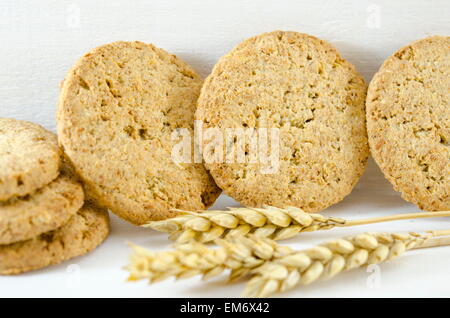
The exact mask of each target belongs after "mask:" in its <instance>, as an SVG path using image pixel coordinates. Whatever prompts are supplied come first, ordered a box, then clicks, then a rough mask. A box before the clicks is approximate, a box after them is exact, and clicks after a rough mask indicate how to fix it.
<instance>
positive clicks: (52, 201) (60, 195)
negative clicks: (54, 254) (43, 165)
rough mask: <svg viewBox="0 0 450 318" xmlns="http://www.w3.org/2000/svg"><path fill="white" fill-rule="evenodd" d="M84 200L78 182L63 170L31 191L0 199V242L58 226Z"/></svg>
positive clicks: (29, 237)
mask: <svg viewBox="0 0 450 318" xmlns="http://www.w3.org/2000/svg"><path fill="white" fill-rule="evenodd" d="M83 202H84V195H83V188H82V187H81V184H79V183H78V182H77V181H76V180H75V179H74V178H73V177H71V176H68V175H66V173H65V172H62V173H61V174H60V176H59V177H58V178H56V180H54V181H52V182H51V183H50V184H49V185H48V186H46V187H44V188H41V189H39V190H37V191H36V192H34V193H32V194H29V195H27V196H25V197H20V198H13V199H10V200H8V201H5V202H0V244H10V243H14V242H18V241H24V240H28V239H31V238H33V237H35V236H37V235H39V234H41V233H44V232H48V231H52V230H54V229H56V228H59V227H60V226H62V225H63V224H65V223H66V222H67V221H68V220H69V219H70V218H71V217H72V216H73V215H75V213H77V211H78V210H79V209H80V208H81V207H82V206H83Z"/></svg>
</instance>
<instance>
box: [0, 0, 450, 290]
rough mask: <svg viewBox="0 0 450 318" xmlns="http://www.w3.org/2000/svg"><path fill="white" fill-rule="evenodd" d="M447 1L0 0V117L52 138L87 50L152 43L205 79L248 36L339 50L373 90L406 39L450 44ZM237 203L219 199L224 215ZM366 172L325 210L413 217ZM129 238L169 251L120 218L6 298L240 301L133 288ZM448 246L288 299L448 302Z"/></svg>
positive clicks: (435, 223) (3, 286) (399, 225)
mask: <svg viewBox="0 0 450 318" xmlns="http://www.w3.org/2000/svg"><path fill="white" fill-rule="evenodd" d="M449 10H450V2H449V1H448V0H436V1H419V0H417V1H407V0H403V1H392V0H386V1H375V0H373V1H361V0H353V1H318V0H315V1H280V0H278V1H277V0H265V1H248V0H235V1H234V0H227V1H224V0H222V1H206V0H205V1H202V0H193V1H183V0H176V1H168V0H154V1H144V0H139V1H137V0H126V1H121V0H105V1H92V0H80V1H76V0H73V1H62V0H41V1H33V0H28V1H25V0H2V1H0V43H1V49H0V117H14V118H18V119H26V120H31V121H34V122H37V123H40V124H42V125H44V126H45V127H47V128H49V129H52V130H54V128H55V119H54V117H55V116H54V113H55V104H56V101H57V97H58V85H59V83H60V81H61V80H62V79H63V78H64V75H65V73H66V72H67V70H68V68H69V67H70V66H71V65H72V64H73V63H74V62H75V61H76V60H77V58H78V57H80V56H81V55H82V54H83V53H85V52H86V51H88V50H89V49H91V48H93V47H95V46H98V45H100V44H104V43H108V42H112V41H116V40H141V41H144V42H152V43H154V44H155V45H157V46H159V47H162V48H164V49H166V50H168V51H170V52H172V53H174V54H177V55H178V56H180V57H181V58H183V59H184V60H186V61H187V62H189V63H190V64H192V65H193V66H194V68H195V69H197V70H198V71H199V72H200V73H201V74H202V75H203V76H206V75H207V74H208V73H209V71H210V70H211V68H212V66H213V65H214V63H215V62H216V61H217V59H218V58H219V57H220V56H222V55H223V54H225V53H226V52H228V51H229V50H230V49H231V48H232V47H233V46H234V45H236V44H237V43H239V42H240V41H242V40H243V39H245V38H247V37H249V36H252V35H256V34H259V33H262V32H266V31H272V30H275V29H281V30H295V31H299V32H305V33H309V34H312V35H315V36H317V37H320V38H322V39H325V40H328V41H330V42H331V43H333V44H334V45H335V46H336V47H337V48H338V50H340V51H341V53H342V54H343V55H344V57H346V58H347V59H348V60H350V61H351V62H352V63H354V64H355V65H356V66H357V68H358V70H359V71H360V72H361V73H362V74H364V76H365V78H366V80H367V81H370V78H371V77H372V75H373V73H374V72H375V71H376V70H377V68H378V67H379V65H380V64H381V63H382V61H383V60H384V59H385V58H386V57H387V56H389V55H390V54H391V53H392V52H394V51H395V50H396V49H398V48H400V47H401V46H403V45H405V44H407V43H408V42H410V41H412V40H415V39H419V38H422V37H425V36H428V35H432V34H441V35H449V34H450V23H449ZM229 205H236V203H235V202H234V201H233V200H231V199H229V198H227V197H225V196H222V197H221V198H220V199H219V201H218V202H217V204H216V207H225V206H229ZM415 210H416V208H415V207H414V206H412V205H410V204H408V203H405V202H404V201H403V200H402V199H401V198H400V197H399V195H398V194H397V193H395V192H394V191H393V190H392V188H391V186H390V185H389V184H388V183H387V182H386V181H385V180H384V179H383V177H382V175H381V173H380V172H379V170H378V168H377V167H376V166H375V165H374V164H373V162H371V163H370V166H369V169H368V171H367V172H366V174H365V175H364V177H363V179H362V181H361V182H360V183H359V184H358V186H357V188H356V189H355V191H354V192H353V193H352V194H351V195H350V196H349V197H348V198H346V199H345V200H344V201H343V202H341V203H340V204H338V205H336V206H334V207H332V208H330V209H329V210H327V211H326V212H325V213H327V214H329V215H336V216H340V217H348V218H357V217H370V216H379V215H389V214H392V213H395V212H407V211H415ZM444 228H450V223H449V222H448V220H445V219H440V220H420V221H406V222H395V223H390V224H384V225H373V226H366V227H359V228H353V229H345V230H344V229H337V230H335V231H326V232H316V233H308V234H305V235H303V236H301V237H298V238H295V239H291V240H289V241H288V242H287V243H289V244H292V246H294V247H299V248H300V247H306V246H310V245H311V244H315V243H318V242H320V241H323V240H326V239H330V238H333V237H336V236H340V235H347V234H350V233H357V232H359V231H363V230H379V231H395V230H427V229H444ZM126 241H132V242H135V243H139V244H143V245H145V246H148V247H150V248H153V249H163V248H165V247H167V241H166V240H165V235H164V234H159V233H154V232H150V231H148V230H144V229H140V228H136V227H133V226H131V225H128V224H126V223H125V222H123V221H121V220H119V219H117V218H113V230H112V234H111V236H110V238H109V239H108V240H107V242H106V243H105V244H104V245H103V246H102V247H100V248H99V249H98V250H96V251H95V252H94V253H92V254H90V255H88V256H85V257H80V258H77V259H74V260H71V261H69V262H66V263H64V264H61V265H59V266H55V267H51V268H47V269H44V270H41V271H37V272H33V273H29V274H26V275H22V276H19V277H0V297H1V296H3V297H8V296H24V297H27V296H44V297H45V296H63V297H64V296H68V297H79V296H88V297H89V296H113V297H115V296H118V297H119V296H123V297H131V296H134V297H236V296H237V295H239V293H240V291H241V290H242V288H243V284H238V285H226V284H224V283H223V282H222V281H221V280H220V279H219V280H216V281H214V282H211V283H206V284H204V283H201V282H200V281H199V280H198V279H196V278H194V279H190V280H187V281H183V282H178V283H174V282H173V281H167V282H163V283H160V284H159V285H154V286H148V285H147V284H145V283H137V284H130V283H125V282H124V280H125V277H126V272H125V271H123V270H122V269H121V267H122V266H124V265H125V264H126V261H127V255H128V252H129V251H128V248H127V247H126V245H125V242H126ZM449 266H450V248H437V249H431V250H421V251H414V252H411V253H409V254H408V255H405V256H404V257H403V258H401V259H398V260H396V261H394V262H392V263H390V264H386V265H382V266H380V267H379V268H375V269H374V271H373V272H367V271H366V270H364V269H362V270H356V271H353V272H349V273H345V274H343V275H340V276H339V277H338V278H336V279H334V280H333V281H330V282H322V283H318V284H314V285H312V286H309V287H306V288H301V289H297V290H295V291H292V292H289V293H286V294H283V296H288V297H322V296H325V297H338V296H344V297H345V296H356V297H365V296H374V297H383V296H437V297H440V296H450V273H449V271H448V268H449Z"/></svg>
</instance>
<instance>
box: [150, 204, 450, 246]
mask: <svg viewBox="0 0 450 318" xmlns="http://www.w3.org/2000/svg"><path fill="white" fill-rule="evenodd" d="M179 213H180V214H179V216H177V217H174V218H171V219H167V220H163V221H154V222H150V223H148V224H146V225H144V227H149V228H152V229H154V230H158V231H161V232H168V233H170V235H169V237H170V238H171V239H174V240H176V241H177V242H178V243H186V242H189V241H191V240H194V241H198V242H202V243H207V242H211V241H214V240H216V239H218V238H226V237H227V236H228V235H234V234H236V233H238V234H242V235H246V234H253V235H255V236H258V237H267V238H270V239H273V240H282V239H288V238H291V237H294V236H296V235H297V234H298V233H300V232H312V231H319V230H329V229H332V228H334V227H347V226H355V225H363V224H371V223H379V222H386V221H394V220H404V219H413V218H426V217H443V216H450V211H442V212H426V213H424V212H420V213H409V214H397V215H390V216H385V217H378V218H371V219H363V220H351V221H349V220H344V219H341V218H335V217H327V216H323V215H321V214H313V213H306V212H304V211H303V210H301V209H299V208H296V207H287V208H285V209H280V208H275V207H270V206H265V207H264V208H229V210H228V211H206V212H201V213H198V212H189V211H179Z"/></svg>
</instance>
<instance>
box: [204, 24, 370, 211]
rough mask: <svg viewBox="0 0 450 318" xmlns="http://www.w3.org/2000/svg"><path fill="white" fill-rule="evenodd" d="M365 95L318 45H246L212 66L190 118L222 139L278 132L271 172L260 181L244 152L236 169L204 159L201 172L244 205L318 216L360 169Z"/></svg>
mask: <svg viewBox="0 0 450 318" xmlns="http://www.w3.org/2000/svg"><path fill="white" fill-rule="evenodd" d="M365 93H366V85H365V83H364V80H363V78H362V77H361V76H360V75H359V74H358V73H357V71H356V70H355V68H354V67H353V65H351V64H350V63H349V62H347V61H346V60H344V59H343V58H342V57H341V56H340V54H339V53H338V52H337V51H336V49H335V48H334V47H332V46H331V45H330V44H328V43H327V42H325V41H322V40H320V39H317V38H315V37H312V36H309V35H306V34H301V33H297V32H282V31H275V32H271V33H265V34H262V35H259V36H255V37H252V38H250V39H248V40H246V41H244V42H242V43H241V44H239V45H238V46H236V47H235V48H234V49H233V50H232V51H231V52H230V53H228V54H227V55H225V56H224V57H222V58H221V59H220V60H219V62H218V63H217V64H216V66H215V67H214V69H213V71H212V73H211V75H209V76H208V78H207V79H206V80H205V84H204V86H203V88H202V91H201V95H200V98H199V101H198V104H199V105H198V109H197V112H196V118H197V119H199V120H201V121H203V125H204V128H205V129H207V128H219V129H221V131H222V132H224V134H226V129H227V128H233V129H237V128H238V129H252V128H256V129H260V128H275V129H278V131H279V161H278V163H279V167H278V169H277V170H276V169H274V170H276V171H275V172H273V173H270V172H269V173H266V171H264V169H261V168H263V166H264V165H265V164H264V163H261V159H262V158H259V161H256V162H254V163H252V162H251V160H252V157H251V156H253V155H252V153H251V147H250V146H249V145H248V144H247V145H246V149H245V160H242V161H241V163H239V162H238V161H237V160H236V161H235V162H234V163H227V162H208V161H207V160H206V158H205V161H207V165H206V167H207V168H208V169H209V171H210V173H211V175H212V176H213V177H214V179H215V181H216V183H217V185H218V186H219V187H220V188H222V189H223V190H224V192H225V193H227V194H228V195H229V196H231V197H233V198H234V199H236V200H237V201H239V202H241V203H242V204H244V205H247V206H262V205H264V204H267V205H272V206H277V207H285V206H296V207H300V208H302V209H304V210H305V211H307V212H317V211H320V210H323V209H325V208H327V207H328V206H330V205H332V204H334V203H336V202H339V201H340V200H342V199H343V198H344V197H345V196H346V195H347V194H349V193H350V191H351V190H352V188H353V186H354V185H355V184H356V182H357V180H358V179H359V177H360V176H361V174H362V173H363V171H364V169H365V166H366V162H367V157H368V154H369V151H368V145H367V136H366V127H365V112H364V101H365ZM235 144H236V140H231V145H230V144H227V146H230V147H233V146H234V145H235ZM274 144H276V143H274ZM258 147H259V145H258ZM205 148H206V146H205ZM209 149H210V148H209ZM268 150H269V149H268ZM225 151H228V150H225ZM211 152H212V154H208V153H207V152H206V151H204V155H208V156H211V157H212V156H213V154H214V152H215V150H213V151H211Z"/></svg>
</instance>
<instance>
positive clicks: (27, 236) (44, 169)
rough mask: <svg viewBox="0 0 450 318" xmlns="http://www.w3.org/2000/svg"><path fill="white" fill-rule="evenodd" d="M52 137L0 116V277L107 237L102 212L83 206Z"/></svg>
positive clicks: (78, 188)
mask: <svg viewBox="0 0 450 318" xmlns="http://www.w3.org/2000/svg"><path fill="white" fill-rule="evenodd" d="M61 162H62V160H61V152H60V149H59V147H58V144H57V139H56V136H55V135H54V134H52V133H51V132H48V131H46V130H45V129H44V128H42V127H40V126H39V125H36V124H33V123H29V122H24V121H18V120H14V119H6V118H0V167H1V170H0V274H2V275H10V274H19V273H22V272H26V271H30V270H34V269H38V268H42V267H45V266H48V265H52V264H56V263H60V262H62V261H64V260H67V259H69V258H72V257H75V256H78V255H82V254H84V253H87V252H88V251H90V250H92V249H94V248H95V247H96V246H97V245H99V244H100V243H101V242H102V241H103V240H104V239H105V238H106V236H107V235H108V232H109V220H108V213H107V211H106V210H102V209H99V208H97V207H95V206H94V205H92V204H89V203H87V204H85V203H84V193H83V188H82V186H81V184H80V183H79V182H78V181H77V179H76V178H75V176H74V175H73V174H72V173H71V172H70V170H69V169H67V168H65V167H64V166H63V167H61V166H62V163H61Z"/></svg>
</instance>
